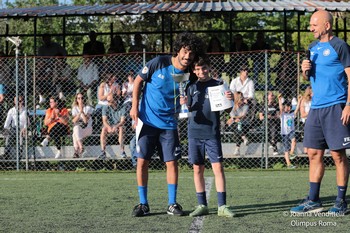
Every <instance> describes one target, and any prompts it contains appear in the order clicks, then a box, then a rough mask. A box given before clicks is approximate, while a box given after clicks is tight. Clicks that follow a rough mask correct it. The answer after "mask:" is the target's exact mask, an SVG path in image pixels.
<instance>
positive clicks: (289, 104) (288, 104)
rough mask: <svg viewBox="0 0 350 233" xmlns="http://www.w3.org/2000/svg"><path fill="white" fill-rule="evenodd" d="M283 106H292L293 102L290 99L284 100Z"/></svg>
mask: <svg viewBox="0 0 350 233" xmlns="http://www.w3.org/2000/svg"><path fill="white" fill-rule="evenodd" d="M283 106H289V107H292V103H291V102H290V101H284V102H283Z"/></svg>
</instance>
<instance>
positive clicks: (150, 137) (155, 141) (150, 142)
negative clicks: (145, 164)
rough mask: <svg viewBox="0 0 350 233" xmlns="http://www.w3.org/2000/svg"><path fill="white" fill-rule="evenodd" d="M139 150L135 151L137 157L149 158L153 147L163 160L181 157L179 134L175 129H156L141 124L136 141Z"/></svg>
mask: <svg viewBox="0 0 350 233" xmlns="http://www.w3.org/2000/svg"><path fill="white" fill-rule="evenodd" d="M137 144H138V146H139V148H140V150H139V151H137V152H136V155H137V157H138V158H143V159H145V160H151V158H152V155H153V154H154V152H155V149H156V148H158V151H159V156H160V158H161V160H162V161H163V162H169V161H174V160H178V159H180V158H181V148H180V142H179V134H178V132H177V130H168V129H158V128H155V127H152V126H149V125H146V124H143V125H142V129H141V131H140V135H139V137H138V142H137Z"/></svg>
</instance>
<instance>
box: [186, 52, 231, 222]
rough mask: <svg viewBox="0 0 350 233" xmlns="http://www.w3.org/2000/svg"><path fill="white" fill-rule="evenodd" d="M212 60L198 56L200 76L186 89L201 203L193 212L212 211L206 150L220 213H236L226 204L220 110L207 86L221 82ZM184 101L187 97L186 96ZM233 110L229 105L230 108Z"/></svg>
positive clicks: (191, 156)
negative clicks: (207, 190)
mask: <svg viewBox="0 0 350 233" xmlns="http://www.w3.org/2000/svg"><path fill="white" fill-rule="evenodd" d="M209 68H210V61H209V60H208V59H205V58H199V60H198V61H197V62H195V63H194V71H193V72H194V73H195V74H196V75H197V77H198V80H197V81H196V82H195V83H194V84H192V85H191V86H190V87H189V88H188V90H187V96H188V101H187V105H188V108H189V110H190V111H191V113H192V114H191V115H190V117H189V119H188V142H189V150H188V153H189V160H190V163H191V164H193V171H194V183H195V187H196V194H197V199H198V204H199V205H198V206H197V207H196V209H195V210H194V211H193V212H192V213H190V216H192V217H196V216H202V215H207V214H209V209H208V203H207V199H206V193H205V185H204V168H205V165H204V164H205V154H206V153H207V154H208V157H209V160H210V162H211V165H212V168H213V172H214V174H215V184H216V191H217V196H218V216H222V217H234V216H235V214H234V213H233V212H232V210H230V208H229V206H227V205H226V185H225V183H226V181H225V174H224V169H223V165H222V162H223V154H222V149H221V139H220V112H219V111H216V112H212V111H211V108H210V101H209V98H208V93H207V90H208V87H213V86H218V85H221V84H222V83H221V82H220V81H217V80H214V79H212V78H211V77H210V75H209ZM225 96H226V98H227V99H232V92H231V91H226V92H225ZM181 99H182V100H183V98H181ZM184 101H185V100H184ZM228 111H230V109H228Z"/></svg>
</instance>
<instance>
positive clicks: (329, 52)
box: [323, 49, 331, 57]
mask: <svg viewBox="0 0 350 233" xmlns="http://www.w3.org/2000/svg"><path fill="white" fill-rule="evenodd" d="M329 54H331V51H330V50H329V49H325V50H324V51H323V56H325V57H327V56H329Z"/></svg>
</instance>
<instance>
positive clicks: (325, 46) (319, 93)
mask: <svg viewBox="0 0 350 233" xmlns="http://www.w3.org/2000/svg"><path fill="white" fill-rule="evenodd" d="M309 50H310V52H311V53H310V54H311V56H310V60H311V63H312V69H311V71H310V82H311V87H312V92H313V96H312V100H311V108H312V109H317V108H325V107H329V106H332V105H335V104H339V103H345V102H346V99H347V86H348V85H347V76H346V73H345V71H344V69H345V68H347V67H350V52H349V46H348V45H347V44H346V43H345V42H344V41H343V40H341V39H339V38H338V37H333V38H332V39H331V40H330V41H329V42H319V41H314V42H313V43H312V44H311V45H310V46H309Z"/></svg>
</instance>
